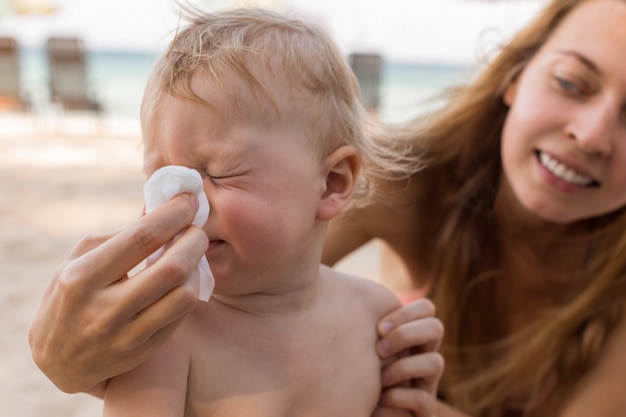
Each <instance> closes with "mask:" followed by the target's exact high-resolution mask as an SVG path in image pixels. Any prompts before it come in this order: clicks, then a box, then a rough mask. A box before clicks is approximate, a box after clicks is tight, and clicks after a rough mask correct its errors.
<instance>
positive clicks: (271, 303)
mask: <svg viewBox="0 0 626 417" xmlns="http://www.w3.org/2000/svg"><path fill="white" fill-rule="evenodd" d="M292 281H293V282H288V283H285V284H283V285H280V286H274V287H272V288H267V289H265V290H262V291H257V292H254V293H249V294H237V295H232V294H221V293H219V290H216V292H215V293H213V295H212V300H213V301H214V302H218V303H220V304H223V305H224V306H227V307H230V308H232V309H235V310H239V311H241V312H243V313H247V314H252V315H266V314H267V315H274V314H292V313H298V312H302V311H306V310H309V309H310V308H312V307H313V306H314V305H315V304H316V303H317V301H318V299H319V297H318V295H319V284H320V273H319V271H316V273H315V274H311V276H310V277H308V278H306V279H301V280H292Z"/></svg>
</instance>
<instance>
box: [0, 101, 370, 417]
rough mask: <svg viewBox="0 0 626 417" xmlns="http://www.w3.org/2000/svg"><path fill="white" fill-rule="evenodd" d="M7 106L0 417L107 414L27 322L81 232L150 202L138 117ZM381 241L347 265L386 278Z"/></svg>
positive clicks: (2, 158)
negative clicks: (45, 116)
mask: <svg viewBox="0 0 626 417" xmlns="http://www.w3.org/2000/svg"><path fill="white" fill-rule="evenodd" d="M44 122H45V121H41V120H36V119H33V118H31V117H28V116H21V115H12V114H9V115H6V114H1V113H0V231H1V233H0V277H1V280H0V334H1V335H2V337H1V339H0V416H16V417H43V416H45V417H71V416H81V417H91V416H99V415H100V414H101V410H102V402H101V401H100V400H99V399H95V398H92V397H90V396H88V395H86V394H71V395H70V394H65V393H62V392H61V391H59V390H58V389H57V388H56V387H55V386H54V385H53V384H52V383H51V382H50V381H49V380H48V379H47V378H46V377H45V376H44V375H43V373H42V372H41V371H40V370H39V369H38V368H37V366H36V365H35V364H34V362H33V360H32V358H31V355H30V349H29V347H28V341H27V334H28V327H29V325H30V323H31V321H32V319H33V317H34V315H35V313H36V311H37V309H38V306H39V302H40V300H41V297H42V294H43V292H44V290H45V288H46V286H47V282H48V280H49V279H50V277H51V275H52V273H53V272H54V270H55V269H56V267H57V266H58V265H59V264H60V263H61V262H62V261H63V259H64V258H65V257H66V256H67V255H68V253H69V252H70V250H71V249H72V247H73V246H74V245H75V244H76V243H77V241H78V240H79V239H80V237H81V236H83V235H85V234H89V233H98V232H108V231H114V230H118V229H120V228H122V227H124V226H125V225H128V224H129V223H130V222H132V221H133V220H134V219H136V218H137V217H138V216H139V214H140V213H141V210H142V208H143V200H142V190H141V188H142V186H143V181H144V178H143V174H142V172H141V152H140V136H139V129H138V122H136V121H131V122H130V123H126V125H123V126H121V128H120V126H119V125H118V124H115V123H113V122H112V121H109V120H101V121H100V122H99V123H98V121H97V120H95V119H93V118H91V117H89V116H87V117H85V116H81V117H78V118H75V119H71V118H66V119H64V120H62V121H59V120H57V121H55V123H54V124H53V125H52V126H50V124H49V123H48V122H46V123H44ZM378 253H379V246H378V243H377V242H373V243H372V244H370V245H368V246H366V247H365V248H364V249H363V250H361V251H359V252H358V253H356V254H355V255H353V256H351V257H350V258H349V259H347V260H345V261H343V262H342V264H341V265H340V266H339V268H340V269H343V270H345V271H348V272H353V273H356V274H360V275H365V276H368V277H370V278H377V277H379V270H378Z"/></svg>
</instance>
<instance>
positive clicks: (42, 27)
mask: <svg viewBox="0 0 626 417" xmlns="http://www.w3.org/2000/svg"><path fill="white" fill-rule="evenodd" d="M193 2H194V3H197V4H199V5H202V6H204V7H205V8H208V9H217V8H220V7H226V6H229V5H235V4H248V5H249V4H255V5H261V6H267V7H272V8H275V9H279V10H283V11H289V12H292V13H294V14H296V15H298V16H301V17H306V18H310V19H313V20H315V21H317V22H319V23H320V24H322V25H323V26H325V27H326V28H328V30H329V31H331V32H332V33H333V35H334V36H335V38H336V39H337V41H338V42H339V44H340V45H341V47H342V49H343V51H344V52H345V54H346V56H348V55H349V54H350V53H367V54H372V53H373V54H378V55H380V56H381V57H382V59H383V66H382V71H381V74H380V76H381V77H380V85H379V87H380V89H379V94H380V101H379V113H380V115H381V117H382V118H383V119H385V120H394V121H395V120H402V119H406V118H407V117H409V116H411V115H412V114H414V113H415V111H417V109H418V107H417V106H418V105H419V104H420V102H421V101H422V100H423V98H424V97H428V96H430V95H432V93H434V92H436V91H438V90H440V89H441V88H442V87H445V86H448V85H450V84H453V83H456V82H463V81H464V79H465V77H467V76H468V75H469V69H471V68H474V67H475V64H476V63H480V62H482V61H483V60H484V59H485V58H486V57H487V56H488V53H489V51H491V50H492V49H493V47H494V46H496V45H498V44H499V43H500V42H502V41H503V40H505V39H506V38H507V37H508V36H510V34H512V33H514V32H515V30H516V29H517V28H519V27H520V25H522V24H523V23H524V22H526V21H527V20H528V18H529V17H530V16H532V15H533V14H534V13H535V12H536V10H537V8H538V7H540V6H541V4H543V3H544V0H483V1H480V0H364V1H359V2H357V3H354V2H351V1H348V0H315V1H311V0H257V1H247V2H243V3H242V2H241V1H228V0H193ZM177 24H178V15H177V13H176V9H175V5H174V3H173V1H172V0H0V36H11V37H14V38H15V39H16V40H17V41H18V43H19V59H20V73H21V81H20V83H21V86H22V90H23V91H25V92H26V93H27V94H29V95H30V97H31V98H32V103H33V108H32V110H33V111H34V112H35V113H38V114H40V115H41V114H45V113H46V111H47V110H48V109H47V108H46V103H47V102H48V100H49V91H48V90H49V89H48V83H49V78H48V77H49V75H48V73H47V65H48V64H47V62H46V55H45V51H44V48H45V42H46V39H47V38H48V37H50V36H75V37H79V38H81V39H82V40H83V41H84V46H85V48H86V50H87V52H88V56H87V58H88V59H87V71H88V84H89V89H90V91H91V92H92V93H93V95H94V96H95V97H96V98H97V99H98V100H100V101H101V102H102V108H103V112H104V115H105V116H106V117H109V118H115V119H128V118H131V119H134V118H136V117H137V114H138V108H139V102H140V100H141V93H142V90H143V86H144V83H145V79H146V75H147V73H148V71H149V70H150V66H151V64H152V62H153V59H154V57H155V54H156V53H158V52H159V51H161V50H162V49H163V48H164V47H165V45H166V44H167V42H168V41H169V40H170V37H171V35H172V33H173V31H174V30H175V29H176V26H177Z"/></svg>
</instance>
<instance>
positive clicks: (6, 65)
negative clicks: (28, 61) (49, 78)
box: [0, 37, 31, 111]
mask: <svg viewBox="0 0 626 417" xmlns="http://www.w3.org/2000/svg"><path fill="white" fill-rule="evenodd" d="M30 104H31V103H30V98H29V97H28V95H27V94H25V93H24V92H23V91H22V88H21V85H20V62H19V46H18V43H17V41H16V40H15V39H14V38H11V37H0V110H15V111H25V110H29V109H30Z"/></svg>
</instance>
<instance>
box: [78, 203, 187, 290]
mask: <svg viewBox="0 0 626 417" xmlns="http://www.w3.org/2000/svg"><path fill="white" fill-rule="evenodd" d="M197 204H198V203H197V199H196V197H195V196H193V195H190V194H181V195H178V196H176V197H174V198H173V199H172V200H170V201H169V202H168V203H166V204H164V205H162V206H160V207H159V208H157V209H156V210H154V211H153V212H152V213H150V214H148V215H145V216H143V217H142V218H141V219H139V220H138V221H137V222H136V223H134V224H132V225H131V226H129V227H127V228H126V229H124V230H122V231H121V232H119V233H117V234H115V235H114V236H112V237H110V238H109V239H108V240H106V241H104V242H103V243H102V244H101V245H99V246H97V247H95V248H93V249H92V250H90V251H88V252H86V253H84V254H83V255H82V256H80V257H78V258H76V259H75V261H76V262H75V263H74V267H75V268H76V276H77V279H78V280H79V281H80V282H81V283H82V284H84V285H87V286H90V287H91V286H98V287H100V288H104V287H107V286H109V285H110V284H112V283H113V282H116V281H117V280H119V279H120V278H122V277H124V276H126V274H127V273H128V271H130V270H131V269H133V268H134V267H135V266H137V265H138V264H139V263H141V261H143V260H144V259H145V258H147V257H148V256H149V255H151V254H152V253H154V252H155V251H156V250H157V249H159V248H160V247H162V246H163V245H165V244H166V243H168V242H169V241H171V240H172V239H173V238H174V237H175V236H176V235H178V234H179V233H180V232H181V231H182V230H183V229H184V228H185V227H187V226H189V225H190V224H191V222H192V221H193V218H194V216H195V212H196V210H197ZM89 244H90V243H89V242H83V243H82V244H81V245H79V246H81V247H88V246H89Z"/></svg>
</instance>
